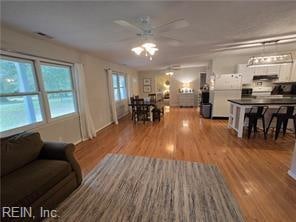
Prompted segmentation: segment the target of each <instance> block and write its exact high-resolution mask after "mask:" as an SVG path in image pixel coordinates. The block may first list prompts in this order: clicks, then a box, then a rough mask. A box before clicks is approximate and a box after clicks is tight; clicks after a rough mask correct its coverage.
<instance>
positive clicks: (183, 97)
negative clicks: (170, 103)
mask: <svg viewBox="0 0 296 222" xmlns="http://www.w3.org/2000/svg"><path fill="white" fill-rule="evenodd" d="M195 101H197V98H196V95H195V94H194V93H179V106H181V107H191V106H196V103H195Z"/></svg>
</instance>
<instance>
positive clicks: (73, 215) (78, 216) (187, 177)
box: [48, 154, 244, 222]
mask: <svg viewBox="0 0 296 222" xmlns="http://www.w3.org/2000/svg"><path fill="white" fill-rule="evenodd" d="M58 214H59V216H60V217H59V219H51V220H52V221H56V220H58V221H71V222H72V221H87V222H92V221H96V222H97V221H103V222H105V221H106V222H111V221H137V222H138V221H139V222H140V221H145V222H146V221H147V222H148V221H151V222H162V221H180V222H185V221H194V222H197V221H198V222H202V221H219V222H220V221H225V222H232V221H244V220H243V217H242V215H241V213H240V211H239V208H238V206H237V204H236V202H235V201H234V199H233V197H232V195H231V193H230V192H229V190H228V189H227V187H226V184H225V182H224V179H223V177H222V175H221V174H220V173H219V171H218V169H217V167H215V166H211V165H206V164H198V163H193V162H186V161H176V160H162V159H155V158H147V157H133V156H127V155H118V154H108V155H107V156H106V157H105V158H104V159H103V160H102V161H101V162H100V164H99V165H98V166H97V167H96V168H95V169H94V170H93V171H92V172H91V173H89V174H88V176H87V177H86V178H85V179H84V182H83V184H82V186H80V188H78V189H77V191H75V192H74V193H73V194H72V195H71V196H70V197H69V198H68V199H66V200H65V201H64V202H63V203H62V204H61V205H60V206H59V207H58ZM51 220H48V221H51Z"/></svg>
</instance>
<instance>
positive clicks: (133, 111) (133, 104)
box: [130, 97, 136, 120]
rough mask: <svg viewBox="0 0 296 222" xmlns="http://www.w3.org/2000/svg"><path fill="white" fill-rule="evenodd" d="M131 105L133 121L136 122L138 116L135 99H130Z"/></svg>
mask: <svg viewBox="0 0 296 222" xmlns="http://www.w3.org/2000/svg"><path fill="white" fill-rule="evenodd" d="M130 104H131V109H132V120H134V119H135V115H136V106H135V98H134V97H130Z"/></svg>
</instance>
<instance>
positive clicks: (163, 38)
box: [156, 36, 182, 47]
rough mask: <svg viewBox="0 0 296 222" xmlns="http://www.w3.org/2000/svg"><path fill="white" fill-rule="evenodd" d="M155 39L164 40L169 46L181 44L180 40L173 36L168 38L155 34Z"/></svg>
mask: <svg viewBox="0 0 296 222" xmlns="http://www.w3.org/2000/svg"><path fill="white" fill-rule="evenodd" d="M156 40H159V41H161V42H164V43H166V44H168V45H169V46H175V47H178V46H180V45H181V44H182V41H180V40H177V39H173V38H169V37H166V36H157V37H156Z"/></svg>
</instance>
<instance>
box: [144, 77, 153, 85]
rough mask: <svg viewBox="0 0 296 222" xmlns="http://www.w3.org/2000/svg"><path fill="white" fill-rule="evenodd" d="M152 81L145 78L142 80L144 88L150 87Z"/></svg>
mask: <svg viewBox="0 0 296 222" xmlns="http://www.w3.org/2000/svg"><path fill="white" fill-rule="evenodd" d="M151 82H152V79H149V78H145V79H144V80H143V83H144V86H151Z"/></svg>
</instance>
